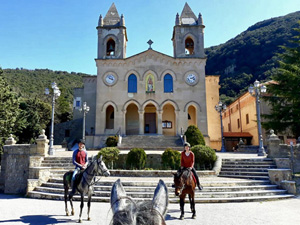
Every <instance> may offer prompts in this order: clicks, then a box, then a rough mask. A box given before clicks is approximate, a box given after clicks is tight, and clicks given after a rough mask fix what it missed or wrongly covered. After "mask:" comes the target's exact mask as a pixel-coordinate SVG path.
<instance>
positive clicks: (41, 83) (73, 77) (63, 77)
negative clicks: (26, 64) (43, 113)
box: [3, 68, 88, 104]
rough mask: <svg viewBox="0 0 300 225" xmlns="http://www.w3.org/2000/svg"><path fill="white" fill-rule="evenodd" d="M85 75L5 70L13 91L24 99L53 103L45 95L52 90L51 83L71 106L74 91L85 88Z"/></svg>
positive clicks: (4, 75)
mask: <svg viewBox="0 0 300 225" xmlns="http://www.w3.org/2000/svg"><path fill="white" fill-rule="evenodd" d="M83 76H88V75H87V74H83V73H75V72H71V73H68V72H65V71H52V70H49V69H35V70H27V69H23V68H21V69H19V68H17V69H4V70H3V77H4V78H5V80H6V81H7V82H8V84H9V85H10V87H12V89H13V91H15V92H16V93H18V94H19V96H21V97H23V98H35V97H37V98H39V99H41V100H44V101H46V102H49V103H50V102H51V100H50V99H49V97H47V96H46V95H45V94H44V93H45V88H49V89H50V90H51V83H52V82H56V83H57V86H58V87H59V89H60V91H61V96H62V97H64V98H65V99H66V100H67V101H68V102H70V104H72V103H73V89H74V88H80V87H83V80H82V77H83Z"/></svg>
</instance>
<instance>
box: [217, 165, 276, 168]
mask: <svg viewBox="0 0 300 225" xmlns="http://www.w3.org/2000/svg"><path fill="white" fill-rule="evenodd" d="M222 168H266V169H273V168H277V166H276V165H253V164H252V165H250V164H243V165H239V164H222Z"/></svg>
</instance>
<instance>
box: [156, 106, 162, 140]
mask: <svg viewBox="0 0 300 225" xmlns="http://www.w3.org/2000/svg"><path fill="white" fill-rule="evenodd" d="M157 134H162V110H157Z"/></svg>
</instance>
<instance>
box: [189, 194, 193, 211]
mask: <svg viewBox="0 0 300 225" xmlns="http://www.w3.org/2000/svg"><path fill="white" fill-rule="evenodd" d="M189 201H190V207H191V211H192V212H193V206H192V196H191V194H189Z"/></svg>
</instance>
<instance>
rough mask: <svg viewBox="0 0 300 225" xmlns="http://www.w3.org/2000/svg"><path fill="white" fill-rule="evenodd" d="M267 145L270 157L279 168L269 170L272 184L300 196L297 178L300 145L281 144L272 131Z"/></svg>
mask: <svg viewBox="0 0 300 225" xmlns="http://www.w3.org/2000/svg"><path fill="white" fill-rule="evenodd" d="M267 144H268V157H269V158H272V159H273V160H274V161H275V163H276V166H277V168H278V169H276V170H273V169H272V170H270V169H269V177H270V180H271V182H272V183H276V184H278V185H279V186H280V187H281V188H284V189H286V190H287V191H288V192H289V193H292V194H296V193H298V194H300V192H299V191H300V190H299V189H300V188H299V184H300V181H299V178H298V177H296V176H295V173H299V172H300V144H299V143H298V144H297V145H287V144H280V139H279V138H278V137H277V135H276V134H274V131H273V130H271V134H270V136H269V138H268V140H267Z"/></svg>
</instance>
